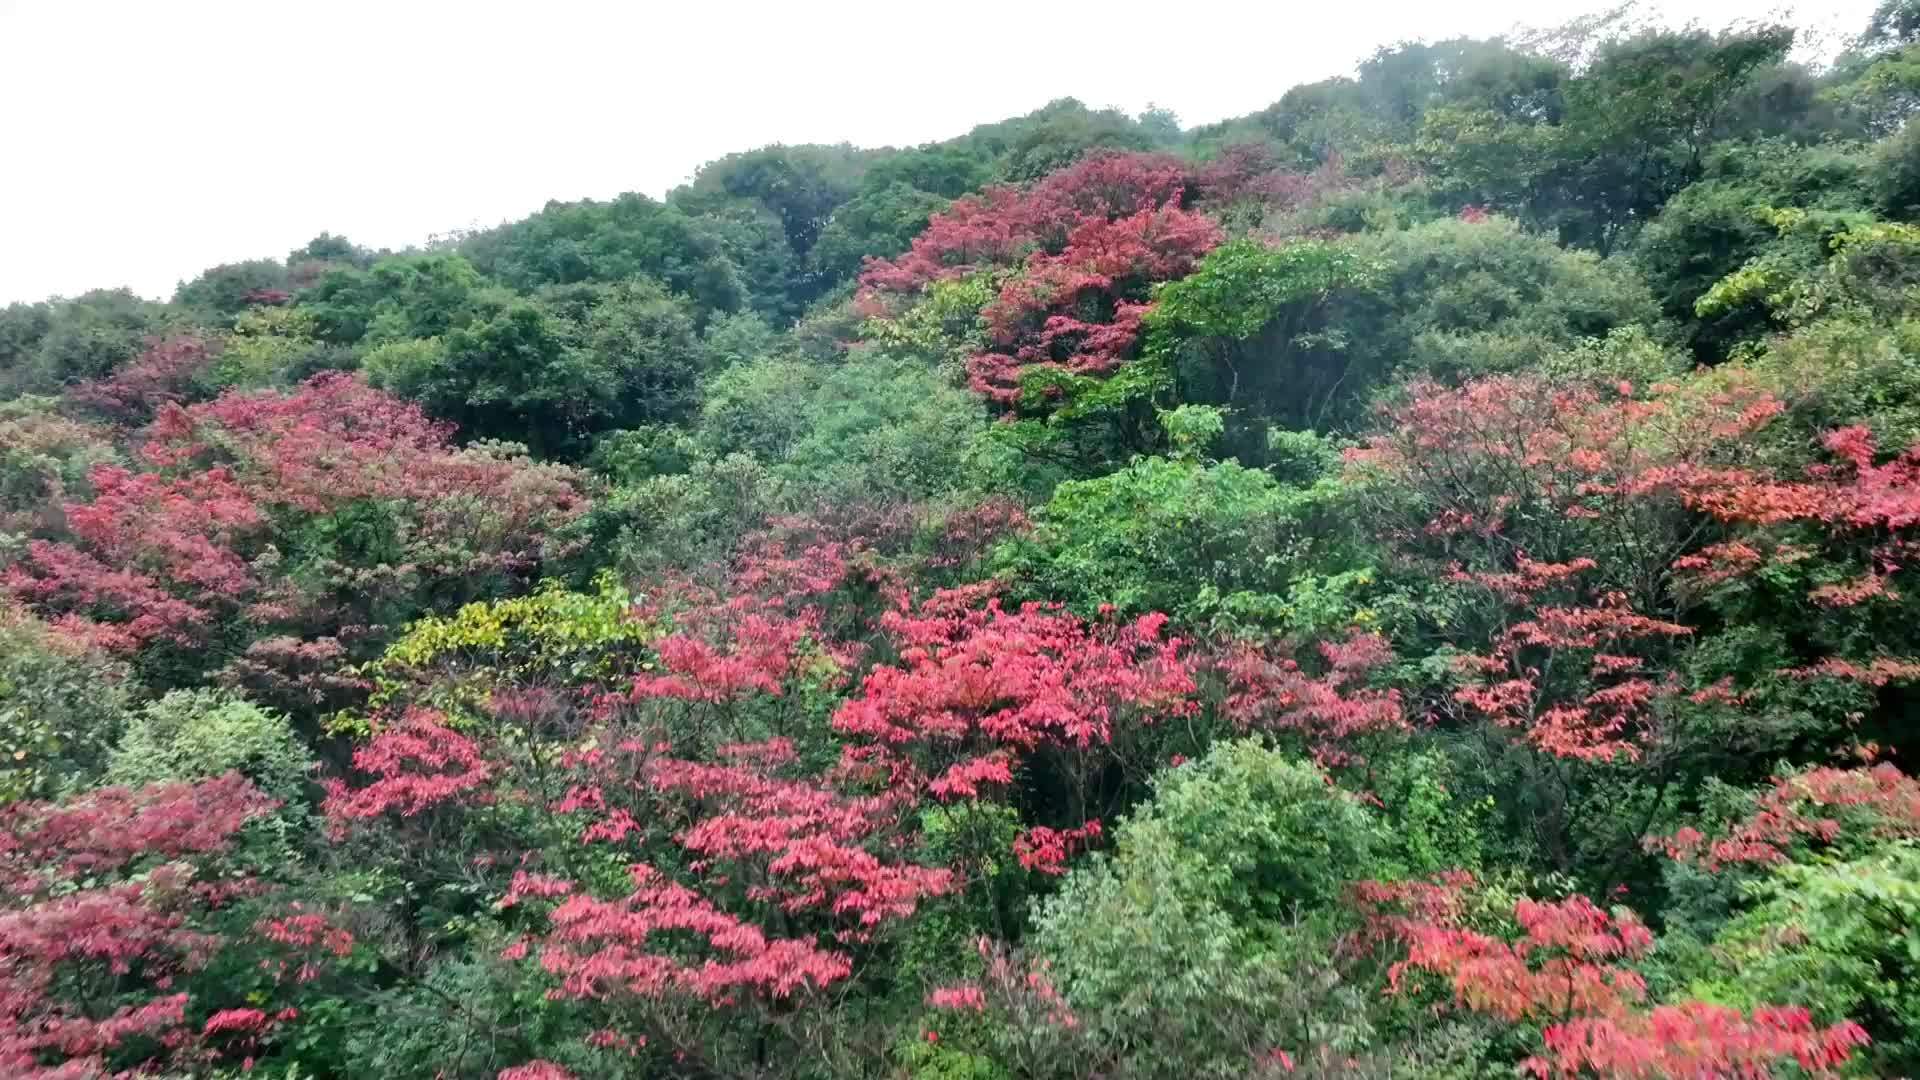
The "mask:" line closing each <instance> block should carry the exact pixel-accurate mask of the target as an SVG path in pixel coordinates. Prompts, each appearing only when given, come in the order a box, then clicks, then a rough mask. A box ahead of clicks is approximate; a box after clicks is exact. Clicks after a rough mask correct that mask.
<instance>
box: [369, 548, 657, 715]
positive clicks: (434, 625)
mask: <svg viewBox="0 0 1920 1080" xmlns="http://www.w3.org/2000/svg"><path fill="white" fill-rule="evenodd" d="M657 633H658V631H657V630H656V629H655V628H654V627H652V626H649V625H648V624H647V623H645V622H643V621H641V620H640V619H638V618H637V617H635V615H634V612H633V598H632V597H631V596H629V595H628V594H627V591H626V590H625V589H624V588H622V587H620V586H619V585H618V584H616V583H615V581H614V579H613V577H612V575H605V574H603V575H602V576H601V577H600V578H599V579H598V580H596V581H595V582H594V591H592V592H573V591H570V590H567V589H565V588H562V587H561V585H560V583H559V582H556V581H551V580H550V581H547V582H546V583H544V584H543V585H542V586H541V588H540V589H539V590H538V591H536V592H534V593H533V594H531V595H529V596H519V597H513V598H510V599H506V600H493V601H488V602H485V603H474V604H468V605H466V606H464V607H462V608H461V609H460V610H459V611H457V612H455V613H454V614H452V615H445V616H442V615H429V616H427V617H426V618H423V619H419V620H416V621H415V622H413V623H412V624H410V625H409V626H408V627H407V630H406V633H404V634H402V635H401V636H400V637H399V638H398V639H396V640H395V641H394V642H393V643H392V644H391V645H389V646H387V649H386V652H384V653H383V654H381V657H380V659H379V660H378V661H376V662H375V663H374V664H372V665H371V667H370V673H371V674H372V675H373V677H374V680H375V685H376V687H377V690H376V693H375V700H376V701H381V700H385V699H387V698H389V697H392V696H394V695H396V694H398V693H400V692H401V691H403V690H418V689H419V688H421V687H427V686H431V687H432V693H433V694H434V695H435V696H436V697H437V698H438V701H437V703H438V704H441V705H442V706H443V707H464V708H468V709H471V708H473V707H475V706H477V705H479V704H481V703H483V702H484V698H485V695H486V694H487V693H488V692H489V691H491V690H492V689H493V688H495V687H497V686H529V685H531V686H550V687H561V686H586V685H592V684H595V683H605V682H611V681H614V680H617V679H618V678H619V677H620V676H621V675H622V674H627V673H630V672H631V671H633V670H634V666H635V664H636V663H637V660H636V659H635V653H636V652H637V651H638V650H639V649H640V648H641V647H642V646H644V645H645V644H646V643H647V642H649V641H651V640H653V638H654V637H655V636H656V635H657Z"/></svg>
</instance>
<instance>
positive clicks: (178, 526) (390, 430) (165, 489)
mask: <svg viewBox="0 0 1920 1080" xmlns="http://www.w3.org/2000/svg"><path fill="white" fill-rule="evenodd" d="M448 434H449V433H448V431H447V430H446V429H444V428H443V427H440V426H438V425H435V424H433V423H431V422H429V421H428V420H427V419H426V418H425V416H424V415H423V414H421V413H420V411H419V410H418V409H417V408H415V407H414V406H412V405H408V404H406V403H403V402H401V401H399V400H398V399H395V398H392V397H389V396H387V395H385V394H382V393H380V392H378V391H375V390H373V389H371V388H370V387H368V386H366V385H365V384H364V383H362V382H360V381H358V380H357V379H356V378H354V377H352V376H348V375H344V374H339V373H334V374H328V375H321V376H317V377H315V378H314V379H312V380H310V381H308V382H307V383H305V384H304V385H302V386H301V387H300V388H299V389H298V390H297V391H295V392H293V393H290V394H283V393H279V392H274V391H264V392H260V393H252V394H240V393H229V394H226V395H223V396H222V397H220V398H219V399H217V400H215V401H211V402H207V403H205V404H200V405H192V406H185V407H183V406H181V405H178V404H167V405H165V406H164V407H162V408H161V410H160V413H159V415H158V416H157V418H156V419H155V420H154V421H153V423H152V424H150V425H149V426H148V427H147V428H146V429H145V431H144V432H143V433H142V436H141V438H142V455H143V456H144V457H145V459H146V462H147V464H148V465H149V466H150V467H151V468H152V469H153V471H148V472H138V473H136V472H132V471H129V470H126V469H122V468H118V467H109V466H101V467H98V468H96V469H95V470H94V472H93V475H92V486H93V488H94V497H93V498H92V499H91V500H90V501H87V502H80V503H70V504H68V505H67V506H66V507H65V515H66V522H65V525H66V530H65V533H64V534H62V535H56V536H54V537H50V538H43V539H37V540H34V541H33V542H31V543H30V544H29V545H28V549H27V555H26V558H25V559H24V560H22V561H21V562H20V563H18V564H16V565H14V566H12V567H10V568H8V569H7V570H6V571H5V572H4V577H0V587H4V588H5V589H6V591H7V592H9V593H11V594H13V595H15V596H17V597H19V598H21V599H22V600H25V601H27V602H28V603H30V604H33V605H35V606H36V607H38V608H39V609H40V610H41V612H42V614H44V615H46V616H47V617H48V618H49V619H50V621H54V620H57V621H59V622H60V623H61V624H62V625H63V626H65V627H67V628H68V629H69V630H70V631H71V632H73V633H76V634H77V635H79V636H83V637H86V638H88V639H90V640H95V641H98V642H101V643H104V644H109V645H114V646H118V647H120V648H126V649H132V648H139V647H142V646H145V645H147V644H149V643H152V642H156V641H168V642H173V643H177V644H181V645H189V646H190V645H196V644H201V643H204V642H205V641H206V640H207V639H208V638H210V637H211V636H212V635H213V633H214V631H215V630H217V629H218V628H219V624H221V623H222V622H223V621H225V620H228V619H231V618H236V617H244V618H246V619H248V620H250V621H251V622H253V623H255V624H267V625H270V624H273V623H277V622H278V623H284V622H287V621H289V620H293V619H295V618H297V617H304V618H306V619H309V620H313V621H318V622H321V623H326V622H329V621H332V622H335V623H338V622H340V621H342V620H344V621H347V622H352V621H355V620H354V619H353V618H352V617H351V616H352V612H353V610H354V606H355V605H365V604H368V603H370V602H371V601H370V598H369V594H372V593H375V592H378V591H380V587H381V586H382V585H385V586H388V587H396V588H398V587H400V586H402V585H403V584H404V583H406V582H409V581H413V580H417V579H419V578H423V577H424V578H427V579H429V580H434V579H447V578H458V577H462V576H466V575H483V574H484V575H502V574H505V575H524V574H525V573H526V572H527V571H529V570H531V569H532V568H534V567H535V566H536V565H537V564H538V562H539V561H540V559H541V558H543V557H545V556H546V555H548V554H551V552H550V550H549V547H550V544H551V541H550V539H549V536H550V534H551V533H552V531H553V530H554V529H555V527H557V526H559V525H561V524H562V523H564V522H565V521H567V520H568V519H570V518H571V517H573V516H574V515H576V514H578V513H579V512H580V511H581V510H582V509H583V508H584V505H585V501H584V499H583V498H582V497H581V495H580V494H579V492H578V490H577V488H576V486H575V482H574V479H573V476H572V474H571V473H570V472H569V471H568V470H566V469H564V468H560V467H556V466H545V465H534V464H532V463H530V462H527V461H524V460H515V459H508V458H502V457H498V456H494V455H490V454H485V453H480V452H475V451H462V450H457V449H455V448H453V447H452V445H451V444H450V443H449V442H448ZM365 502H380V503H383V504H385V505H386V508H387V509H388V511H389V512H390V513H391V515H392V516H394V517H396V518H398V519H401V520H403V521H404V522H405V529H404V536H405V541H406V546H405V561H404V562H403V563H402V564H400V565H397V566H364V565H361V566H352V567H341V566H337V565H336V566H329V567H322V569H326V570H328V572H329V573H328V575H327V576H326V577H325V578H323V580H322V583H321V584H320V585H319V586H317V587H316V586H315V585H313V584H311V582H312V581H313V578H314V575H311V574H308V575H303V576H302V582H303V584H302V585H300V586H298V587H296V585H295V584H294V582H293V580H292V579H290V578H288V577H283V576H276V574H275V573H274V568H275V566H276V565H277V563H278V561H279V560H280V559H281V558H284V557H285V556H287V555H288V554H289V553H290V552H293V551H295V550H297V545H298V526H299V525H300V524H301V522H302V520H303V519H304V518H308V517H311V516H314V515H324V514H330V513H333V512H335V511H338V510H341V509H343V508H346V507H348V506H350V505H353V504H356V503H365ZM263 556H264V557H265V558H263ZM402 591H405V589H402ZM330 592H332V593H334V594H332V595H330ZM361 621H364V620H361ZM329 629H331V630H333V631H335V632H337V630H338V626H337V625H336V626H333V627H330V628H329Z"/></svg>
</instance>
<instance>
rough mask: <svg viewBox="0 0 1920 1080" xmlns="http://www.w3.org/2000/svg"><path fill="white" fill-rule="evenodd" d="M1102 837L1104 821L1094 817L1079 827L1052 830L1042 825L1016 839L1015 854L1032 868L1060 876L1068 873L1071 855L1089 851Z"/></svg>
mask: <svg viewBox="0 0 1920 1080" xmlns="http://www.w3.org/2000/svg"><path fill="white" fill-rule="evenodd" d="M1099 839H1100V821H1099V819H1097V818H1096V819H1094V820H1092V821H1089V822H1087V823H1086V824H1085V825H1082V826H1080V827H1079V828H1076V829H1050V828H1048V827H1046V826H1045V825H1038V826H1035V827H1034V828H1031V829H1028V830H1027V831H1026V832H1024V833H1021V834H1020V835H1019V836H1017V837H1014V840H1013V854H1014V856H1015V857H1016V858H1018V859H1019V860H1020V865H1021V866H1024V867H1026V868H1027V869H1028V870H1037V871H1039V872H1040V873H1042V874H1052V875H1055V876H1058V875H1060V874H1064V873H1066V872H1067V857H1068V856H1069V855H1072V854H1073V853H1074V852H1075V851H1081V850H1085V849H1086V848H1089V847H1091V846H1093V844H1094V842H1095V841H1097V840H1099Z"/></svg>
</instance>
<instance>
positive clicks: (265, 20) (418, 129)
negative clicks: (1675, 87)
mask: <svg viewBox="0 0 1920 1080" xmlns="http://www.w3.org/2000/svg"><path fill="white" fill-rule="evenodd" d="M1602 3H1603V0H1478V2H1470V3H1465V4H1460V3H1436V2H1434V0H1344V2H1339V3H1326V2H1308V3H1301V2H1297V0H1295V2H1286V0H1279V2H1272V0H1269V2H1261V0H1183V2H1177V3H1165V2H1155V3H1134V2H1131V0H1113V2H1106V3H1101V4H1098V5H1092V4H1079V3H1050V2H1047V0H1018V2H1007V0H949V2H945V3H925V2H920V3H916V2H913V0H891V2H843V3H805V2H797V0H788V2H784V3H781V2H775V3H767V4H764V5H762V4H757V3H743V2H726V0H704V2H703V0H690V2H689V0H677V2H673V3H641V2H626V3H618V2H611V0H610V2H605V3H586V2H570V0H541V2H539V3H531V2H522V3H494V2H489V0H457V2H441V0H379V2H365V0H327V2H325V3H319V2H303V3H272V2H268V3H261V2H259V0H248V2H238V0H175V2H172V3H160V2H155V0H121V2H105V0H44V2H42V0H0V146H3V147H5V149H4V151H0V303H7V302H11V301H20V300H38V299H41V298H43V297H46V296H50V295H68V296H70V295H74V294H77V293H80V292H84V291H86V290H87V289H91V288H99V287H114V286H121V285H125V286H128V287H131V288H132V289H134V291H136V292H139V293H141V294H143V295H146V296H151V297H154V298H160V299H164V298H165V297H167V296H169V295H171V293H172V291H173V288H174V286H175V285H176V284H178V283H179V282H180V281H181V280H182V279H186V278H191V277H193V276H194V275H196V274H197V273H198V272H199V271H201V270H203V269H205V268H207V267H210V266H214V265H217V264H219V263H223V262H232V261H236V260H239V259H246V258H258V257H263V256H273V257H278V256H283V255H284V254H285V253H286V252H287V251H289V250H291V249H293V248H295V247H298V246H300V245H302V244H304V243H305V242H306V241H307V240H309V239H311V238H312V237H313V236H315V235H317V234H319V233H320V232H323V231H330V232H334V233H340V234H344V235H346V236H347V237H348V238H350V239H351V240H353V241H354V242H355V243H358V244H362V245H365V246H368V247H375V248H379V247H394V248H399V247H405V246H407V245H409V244H417V243H423V242H425V241H426V240H427V239H428V238H429V237H430V236H431V235H433V234H435V233H443V232H448V231H451V230H454V229H460V228H471V227H484V226H489V225H494V224H498V223H500V222H502V221H507V220H512V219H515V218H519V217H524V216H525V215H527V214H528V213H531V212H532V211H534V210H537V209H539V208H540V207H541V206H542V205H544V204H545V203H546V202H547V201H548V200H549V199H578V198H586V197H593V198H605V197H609V196H612V195H615V194H618V193H620V192H623V191H640V192H645V193H647V194H649V195H653V196H656V197H657V196H660V195H662V194H664V193H665V192H666V191H667V190H669V189H670V188H672V187H674V186H675V185H677V184H679V183H682V182H684V181H685V180H687V179H688V178H689V177H690V176H691V175H692V173H693V171H694V169H696V168H697V167H698V166H699V165H700V164H701V163H702V162H705V161H709V160H712V159H714V158H716V157H719V156H721V155H723V154H726V153H729V152H732V151H736V150H745V149H750V148H753V147H756V146H762V145H765V144H768V143H773V142H785V143H805V142H823V143H837V142H851V143H854V144H856V145H860V146H884V145H912V144H916V143H922V142H928V141H932V140H937V139H945V138H950V137H952V136H955V135H959V134H962V133H964V132H965V131H967V130H968V129H969V128H971V127H973V126H974V125H975V124H980V123H987V122H990V121H994V120H999V119H1003V118H1005V117H1009V116H1015V115H1019V114H1021V113H1026V112H1030V111H1032V110H1033V109H1035V108H1038V107H1039V106H1041V105H1043V104H1045V103H1046V102H1048V101H1050V100H1052V99H1055V98H1059V97H1063V96H1073V97H1077V98H1079V99H1080V100H1082V101H1085V102H1086V103H1088V104H1089V105H1093V106H1096V107H1097V106H1117V107H1120V108H1123V109H1125V110H1127V111H1129V112H1137V111H1139V110H1141V109H1143V108H1145V107H1146V106H1147V105H1148V104H1149V103H1153V104H1157V105H1159V106H1162V107H1165V108H1170V109H1172V110H1173V111H1174V112H1175V113H1177V114H1178V116H1179V117H1180V120H1181V122H1182V123H1183V124H1186V125H1193V124H1201V123H1207V122H1210V121H1214V120H1220V119H1224V118H1226V117H1229V116H1237V115H1241V114H1244V113H1248V112H1252V111H1254V110H1257V109H1260V108H1263V107H1265V106H1266V105H1268V104H1270V103H1271V102H1273V101H1274V100H1276V99H1278V98H1279V97H1280V95H1281V94H1282V93H1283V92H1285V91H1286V89H1287V88H1288V87H1290V86H1293V85H1295V84H1298V83H1303V82H1313V81H1316V80H1319V79H1322V78H1326V77H1328V76H1331V75H1338V74H1346V73H1349V72H1351V71H1352V69H1353V67H1354V65H1355V64H1356V63H1357V62H1358V61H1359V60H1361V59H1362V58H1364V57H1365V56H1366V55H1368V54H1369V53H1371V52H1372V51H1373V50H1374V49H1375V48H1376V47H1378V46H1380V45H1383V44H1388V43H1391V42H1396V41H1402V40H1411V39H1436V38H1445V37H1456V36H1461V35H1468V36H1490V35H1494V34H1499V33H1503V32H1506V31H1509V30H1511V29H1512V28H1514V27H1516V26H1522V25H1529V26H1552V25H1557V24H1559V23H1561V22H1564V21H1565V20H1567V19H1569V18H1572V17H1575V16H1577V15H1581V14H1584V13H1587V12H1590V11H1592V10H1594V9H1595V8H1596V7H1599V6H1602ZM1643 6H1645V7H1648V8H1651V9H1654V11H1655V12H1656V13H1657V14H1658V15H1659V16H1660V17H1662V18H1664V19H1667V20H1670V21H1676V22H1685V21H1688V20H1693V19H1697V20H1698V21H1700V22H1701V23H1703V24H1705V25H1708V26H1713V27H1718V26H1721V25H1725V24H1726V23H1728V22H1731V21H1734V20H1737V19H1751V18H1753V17H1755V16H1756V15H1759V14H1762V12H1761V11H1760V10H1758V9H1757V6H1756V5H1755V4H1753V3H1751V2H1750V0H1745V2H1743V0H1668V2H1664V3H1662V2H1658V0H1645V3H1644V4H1643ZM1872 6H1873V0H1816V2H1813V3H1810V4H1807V5H1806V6H1805V8H1804V10H1805V11H1809V12H1818V15H1817V16H1815V17H1812V18H1807V17H1803V18H1800V19H1797V20H1796V21H1797V22H1801V23H1806V22H1812V21H1818V22H1820V23H1823V24H1825V25H1827V26H1829V27H1831V28H1834V31H1836V32H1838V31H1844V32H1852V31H1854V30H1857V29H1858V28H1859V27H1860V26H1863V25H1864V24H1865V22H1866V19H1867V15H1868V13H1869V11H1870V10H1871V8H1872Z"/></svg>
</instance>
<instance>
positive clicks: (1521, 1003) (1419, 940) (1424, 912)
mask: <svg viewBox="0 0 1920 1080" xmlns="http://www.w3.org/2000/svg"><path fill="white" fill-rule="evenodd" d="M1470 884H1471V878H1470V877H1468V878H1464V879H1463V878H1462V877H1460V876H1453V877H1449V878H1446V879H1444V880H1442V881H1440V882H1437V883H1434V884H1424V883H1418V882H1415V883H1410V884H1404V885H1398V886H1395V885H1371V886H1363V887H1362V888H1361V889H1360V891H1359V896H1360V899H1361V901H1362V903H1364V904H1367V905H1372V906H1375V909H1376V911H1377V912H1379V914H1377V915H1376V916H1375V918H1376V919H1377V921H1378V924H1379V926H1380V927H1381V931H1380V932H1381V933H1383V934H1385V935H1387V936H1389V937H1390V938H1392V939H1395V940H1397V941H1399V942H1400V943H1401V944H1403V945H1404V946H1405V948H1406V959H1405V960H1404V961H1401V962H1399V963H1398V964H1396V965H1395V967H1394V969H1393V970H1394V975H1393V981H1394V984H1395V986H1396V987H1400V988H1402V989H1404V988H1405V986H1406V985H1407V982H1406V980H1407V976H1408V975H1410V974H1411V975H1415V976H1418V977H1431V978H1434V979H1436V980H1438V981H1439V982H1440V983H1441V984H1443V985H1445V986H1447V987H1448V988H1449V989H1450V990H1451V991H1452V997H1453V999H1454V1002H1455V1004H1456V1005H1458V1006H1459V1007H1461V1008H1465V1009H1469V1010H1472V1011H1474V1012H1478V1013H1482V1014H1485V1015H1487V1016H1490V1017H1493V1018H1495V1019H1497V1020H1500V1021H1504V1022H1506V1023H1509V1024H1523V1023H1524V1024H1527V1025H1530V1026H1534V1027H1537V1028H1538V1030H1539V1036H1538V1038H1539V1044H1538V1046H1539V1051H1538V1053H1536V1054H1535V1055H1534V1056H1532V1057H1530V1058H1528V1059H1527V1060H1526V1061H1525V1062H1523V1063H1522V1068H1523V1069H1525V1070H1526V1071H1527V1072H1529V1073H1531V1074H1533V1075H1535V1076H1540V1077H1552V1076H1567V1077H1572V1076H1590V1075H1591V1076H1603V1077H1645V1076H1675V1075H1731V1076H1754V1077H1759V1076H1767V1075H1771V1073H1772V1069H1773V1067H1774V1065H1775V1064H1776V1063H1777V1062H1781V1061H1783V1060H1791V1061H1794V1062H1795V1063H1797V1064H1798V1065H1799V1066H1800V1067H1801V1068H1803V1069H1805V1070H1806V1071H1808V1072H1810V1073H1812V1074H1814V1075H1832V1074H1833V1071H1834V1070H1835V1069H1836V1068H1837V1067H1839V1066H1843V1065H1845V1064H1846V1063H1847V1062H1848V1060H1849V1059H1851V1058H1852V1057H1853V1055H1854V1052H1855V1050H1856V1048H1858V1047H1861V1046H1864V1045H1866V1043H1867V1041H1868V1039H1867V1035H1866V1032H1865V1031H1863V1030H1862V1029H1861V1028H1860V1026H1859V1025H1858V1024H1855V1023H1853V1022H1851V1021H1842V1022H1840V1023H1837V1024H1833V1025H1831V1026H1828V1027H1824V1028H1822V1027H1816V1026H1815V1025H1814V1022H1813V1020H1812V1017H1811V1016H1810V1015H1809V1013H1808V1011H1807V1010H1806V1009H1804V1008H1800V1007H1775V1006H1762V1007H1759V1008H1756V1009H1754V1010H1753V1011H1752V1012H1751V1013H1748V1012H1743V1011H1742V1010H1739V1009H1735V1008H1730V1007H1727V1006H1724V1005H1714V1004H1709V1003H1706V1002H1699V1001H1689V1002H1684V1003H1681V1004H1678V1005H1655V1006H1653V1007H1652V1008H1651V1009H1648V1008H1645V1007H1644V1005H1643V1003H1644V1001H1645V999H1646V993H1647V990H1646V982H1645V980H1644V979H1642V978H1641V976H1640V975H1639V973H1638V972H1636V971H1634V970H1633V969H1632V968H1631V967H1630V966H1628V964H1629V963H1630V962H1631V961H1633V960H1634V959H1636V958H1639V957H1642V956H1645V955H1646V953H1647V952H1648V950H1649V949H1651V948H1652V946H1653V935H1652V934H1651V933H1649V932H1648V931H1647V929H1646V927H1645V926H1644V925H1642V924H1641V922H1640V920H1639V919H1638V918H1637V917H1635V916H1634V915H1633V913H1632V912H1630V911H1627V910H1625V909H1616V910H1615V911H1614V912H1611V913H1609V912H1606V911H1602V910H1601V909H1600V908H1599V907H1597V906H1595V905H1594V903H1593V902H1592V901H1591V900H1589V899H1587V898H1586V897H1584V896H1573V897H1570V898H1568V899H1566V900H1562V901H1558V902H1543V901H1537V900H1531V899H1525V898H1522V899H1520V900H1518V901H1516V902H1515V903H1514V904H1513V909H1512V916H1511V918H1512V922H1513V923H1514V924H1516V925H1517V929H1518V931H1519V933H1518V934H1517V936H1516V938H1515V939H1514V940H1507V939H1505V938H1503V937H1499V936H1495V935H1492V934H1487V933H1483V932H1481V931H1479V930H1477V929H1473V928H1471V927H1468V926H1466V925H1464V924H1463V921H1462V914H1463V904H1462V902H1461V900H1460V898H1459V895H1458V894H1459V892H1460V890H1461V889H1463V888H1464V887H1466V886H1467V885H1470ZM1400 905H1405V907H1406V909H1407V913H1406V914H1396V913H1394V909H1395V908H1396V907H1398V906H1400Z"/></svg>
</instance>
